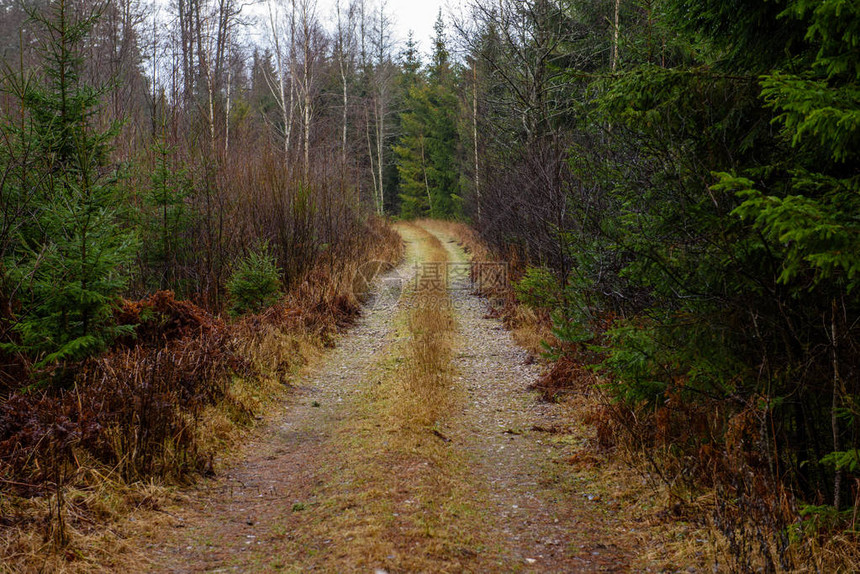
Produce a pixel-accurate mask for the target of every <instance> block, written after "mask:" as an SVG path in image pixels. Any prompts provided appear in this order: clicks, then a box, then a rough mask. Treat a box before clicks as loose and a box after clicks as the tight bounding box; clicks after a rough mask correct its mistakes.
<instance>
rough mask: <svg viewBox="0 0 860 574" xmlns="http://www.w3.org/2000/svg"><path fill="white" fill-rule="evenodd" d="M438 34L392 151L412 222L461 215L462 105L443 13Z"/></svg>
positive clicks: (417, 76)
mask: <svg viewBox="0 0 860 574" xmlns="http://www.w3.org/2000/svg"><path fill="white" fill-rule="evenodd" d="M435 30H436V36H435V38H434V42H433V54H432V59H431V62H430V65H429V66H428V68H427V70H426V71H424V72H422V73H417V74H415V75H414V79H413V80H412V81H411V83H410V85H409V88H408V92H407V96H406V105H405V111H404V112H403V113H402V114H401V126H402V132H401V134H402V135H401V137H400V141H399V143H398V145H397V146H395V148H394V151H395V154H396V156H397V160H398V161H397V167H398V171H399V173H400V189H401V193H400V198H401V214H402V215H403V216H404V217H408V218H412V217H425V216H429V217H437V218H451V217H456V216H458V215H459V214H460V203H461V202H460V199H459V195H458V193H459V183H460V174H459V164H458V161H457V149H458V145H459V142H458V131H457V115H458V101H457V96H456V92H455V90H454V81H455V77H454V76H455V73H454V70H453V69H452V67H451V63H450V56H449V54H448V49H447V47H446V44H445V27H444V23H443V21H442V15H441V13H440V14H439V18H438V19H437V20H436V25H435Z"/></svg>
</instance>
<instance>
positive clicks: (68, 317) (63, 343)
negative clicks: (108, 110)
mask: <svg viewBox="0 0 860 574" xmlns="http://www.w3.org/2000/svg"><path fill="white" fill-rule="evenodd" d="M98 18H99V13H98V12H97V11H95V12H93V11H90V12H85V11H83V9H82V8H81V7H80V5H75V4H72V3H70V2H67V0H56V1H55V2H52V3H51V4H50V5H48V6H47V7H46V8H45V9H44V11H33V12H32V13H31V19H32V20H33V23H34V24H35V25H36V27H37V28H39V31H40V38H41V40H40V43H39V46H38V50H39V54H40V56H41V65H42V68H41V69H42V72H41V78H40V81H37V82H35V83H32V84H28V85H27V89H26V91H24V92H23V93H22V94H21V95H22V106H23V108H24V112H25V114H26V116H27V120H28V121H29V122H30V124H31V125H32V137H33V140H34V141H33V142H32V143H33V147H34V150H35V154H34V155H35V156H36V157H38V158H39V159H38V160H37V161H36V162H34V165H33V166H32V167H31V170H32V171H34V172H35V173H33V175H31V180H32V182H33V188H32V190H31V193H32V194H33V196H34V203H35V204H36V206H37V208H36V209H35V210H34V211H33V213H34V218H33V221H32V225H30V226H28V230H27V233H26V234H22V235H20V236H19V239H20V242H19V244H18V246H17V248H16V249H15V250H14V251H13V252H12V253H11V254H10V256H9V257H7V261H5V262H4V268H5V270H6V273H7V274H8V275H9V278H10V279H11V282H13V283H15V284H17V285H19V286H20V288H19V289H18V292H17V299H18V300H17V309H18V310H17V312H16V313H15V316H14V317H13V318H12V319H11V321H12V323H13V324H12V326H11V329H10V330H9V331H11V333H12V334H13V335H12V338H11V340H8V341H6V342H4V347H5V349H6V350H15V351H19V352H24V353H26V354H27V355H29V356H30V357H31V358H32V359H33V360H35V361H36V362H37V364H39V365H43V366H46V365H50V364H56V363H61V362H65V361H74V360H79V359H82V358H84V357H86V356H88V355H91V354H93V353H96V352H98V351H100V350H102V349H103V348H104V347H105V346H106V345H107V344H109V343H110V341H111V340H112V339H113V338H114V337H115V336H117V335H118V334H119V330H120V329H118V328H117V327H115V326H114V325H113V322H112V311H113V308H114V306H115V304H116V300H117V297H118V295H119V293H120V291H121V290H122V289H123V288H124V286H125V285H126V282H127V271H126V266H127V264H128V263H129V262H130V259H131V257H132V256H133V254H134V251H135V247H136V241H135V238H134V235H133V234H132V233H130V232H128V231H126V230H125V229H123V227H122V226H121V224H120V217H119V216H120V213H119V208H118V205H119V204H120V202H121V198H119V197H118V186H117V179H118V170H117V169H115V168H114V167H112V166H111V164H110V161H109V157H108V154H109V151H110V146H111V142H112V140H113V138H114V137H115V135H116V132H117V126H115V125H114V126H110V127H108V128H103V127H100V124H99V110H100V106H101V98H102V96H103V95H104V93H105V91H106V90H105V89H104V88H103V87H95V86H91V85H88V84H87V83H86V81H85V80H84V74H83V66H84V61H83V49H84V46H85V43H86V42H87V41H88V39H89V37H90V33H91V30H92V28H93V26H94V24H95V23H96V22H97V21H98Z"/></svg>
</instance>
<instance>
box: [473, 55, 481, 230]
mask: <svg viewBox="0 0 860 574" xmlns="http://www.w3.org/2000/svg"><path fill="white" fill-rule="evenodd" d="M472 141H473V142H474V145H475V202H476V203H477V208H478V209H477V212H478V221H480V220H481V172H480V162H479V161H478V61H477V60H475V61H474V62H473V63H472Z"/></svg>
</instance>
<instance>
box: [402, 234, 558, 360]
mask: <svg viewBox="0 0 860 574" xmlns="http://www.w3.org/2000/svg"><path fill="white" fill-rule="evenodd" d="M419 223H420V225H421V226H423V227H426V228H427V229H430V230H434V231H438V232H440V233H442V234H443V235H447V236H449V237H454V238H455V239H456V241H457V244H458V245H459V246H460V247H461V248H462V249H463V251H465V253H466V254H467V255H468V257H469V261H470V262H471V264H472V279H473V281H474V282H475V283H476V285H479V286H480V285H481V284H482V282H481V277H480V274H481V269H482V268H484V265H485V264H488V263H496V262H504V263H505V264H506V265H507V269H508V273H509V280H510V281H515V280H517V279H518V278H519V277H520V276H521V275H522V273H523V271H524V266H523V264H522V262H521V260H520V258H519V257H518V256H517V255H516V253H508V254H499V253H495V252H493V251H492V250H491V249H490V248H489V247H488V246H487V245H486V243H484V242H483V241H482V240H481V238H480V237H479V236H478V234H477V233H476V232H475V230H474V229H472V228H471V227H469V226H468V225H466V224H465V223H460V222H456V221H439V220H422V221H420V222H419ZM510 281H509V283H508V288H507V289H493V290H483V291H482V290H480V289H477V291H478V294H480V295H482V296H483V297H486V298H487V300H488V301H489V302H490V304H491V305H492V311H491V313H492V315H493V316H494V317H497V318H498V319H500V320H501V321H502V323H503V324H504V325H505V327H506V328H507V329H508V330H509V331H510V332H511V335H512V336H513V337H514V340H515V341H516V342H517V344H518V345H520V346H521V347H523V348H524V349H526V350H528V351H529V352H530V353H532V354H533V355H535V356H537V355H540V354H541V353H542V352H544V351H545V347H544V342H548V343H550V344H554V343H555V342H556V339H555V336H554V335H553V333H552V321H551V320H550V317H549V314H548V313H546V312H540V311H536V310H534V309H530V308H528V307H525V306H523V305H519V304H517V301H516V297H515V296H514V291H513V289H512V288H510V287H511V284H510Z"/></svg>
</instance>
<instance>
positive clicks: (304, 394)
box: [130, 224, 644, 574]
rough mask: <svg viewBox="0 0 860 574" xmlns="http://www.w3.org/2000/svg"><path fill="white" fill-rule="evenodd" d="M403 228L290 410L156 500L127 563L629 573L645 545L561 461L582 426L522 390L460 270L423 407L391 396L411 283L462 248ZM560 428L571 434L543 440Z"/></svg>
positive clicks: (416, 300) (522, 381)
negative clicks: (362, 302)
mask: <svg viewBox="0 0 860 574" xmlns="http://www.w3.org/2000/svg"><path fill="white" fill-rule="evenodd" d="M431 230H432V231H431ZM399 231H400V232H401V234H402V235H403V238H404V240H405V241H406V243H407V258H406V261H405V262H404V263H403V264H402V265H401V266H400V267H399V268H398V269H397V270H395V271H393V272H391V273H389V274H388V275H387V276H386V277H385V278H384V280H383V281H381V282H379V283H378V286H377V288H376V292H375V294H374V295H373V297H372V298H371V300H370V302H369V304H368V307H367V309H365V312H364V314H363V317H362V319H361V320H360V321H359V322H358V324H357V325H356V326H355V327H354V328H352V329H351V330H350V331H349V332H347V333H345V334H344V335H343V336H342V338H341V339H340V340H339V341H338V343H337V346H336V348H335V349H333V350H332V351H331V352H329V353H328V354H327V355H326V356H325V357H324V358H323V359H321V360H320V361H318V362H317V363H316V364H315V365H314V366H313V368H311V369H308V370H307V372H305V373H303V374H301V375H300V376H299V377H298V379H297V380H296V381H295V385H296V390H295V392H293V393H291V397H292V398H291V399H290V401H289V404H285V405H284V406H283V409H282V411H281V412H280V413H278V415H277V416H275V417H273V418H271V420H268V421H266V422H265V423H264V424H263V425H262V426H261V428H260V429H259V431H258V432H256V433H255V434H254V437H253V438H252V439H251V440H250V442H249V443H248V444H247V445H246V446H245V447H244V448H243V450H242V453H241V455H240V457H239V459H238V460H237V461H236V462H235V463H234V464H232V465H231V466H230V468H229V469H228V470H227V471H226V472H224V473H222V474H221V476H219V477H218V478H215V479H212V480H209V481H207V482H206V483H204V484H202V485H200V486H197V487H195V488H193V489H192V491H191V493H190V494H189V495H188V496H187V498H186V499H185V500H184V502H183V503H181V504H177V505H176V507H175V508H169V509H166V511H165V514H166V515H168V516H169V517H170V518H169V520H168V522H167V523H166V524H165V528H163V529H160V530H159V531H157V532H153V533H150V534H149V535H148V538H147V539H145V540H143V541H142V542H140V545H139V555H140V557H141V560H140V561H139V562H136V563H135V565H136V568H138V569H140V570H141V571H147V572H305V571H318V572H369V573H381V572H386V573H392V574H393V573H398V572H626V571H633V570H634V569H636V570H638V569H639V568H638V567H636V566H631V564H635V562H634V560H635V558H636V556H637V554H639V553H640V552H641V551H642V548H641V545H642V544H644V542H642V538H641V537H638V536H637V534H636V524H631V523H630V521H629V520H627V519H626V518H625V517H624V516H622V515H620V514H619V511H618V509H619V508H621V507H622V506H623V504H622V501H617V500H612V499H611V493H609V491H608V490H607V487H606V485H601V484H596V483H594V482H592V481H590V480H588V479H587V478H583V475H582V474H581V473H575V472H571V471H570V467H569V465H568V464H567V463H566V462H565V460H566V459H567V458H569V457H570V456H571V452H572V450H575V449H576V447H577V444H576V443H577V442H581V441H584V440H586V439H585V438H583V437H584V436H585V434H587V433H585V431H582V430H579V431H577V430H576V429H577V428H579V427H581V425H579V423H578V422H577V421H572V420H566V419H565V416H566V415H565V411H564V409H562V408H560V407H558V406H557V405H552V404H547V403H542V402H540V401H538V400H537V398H536V397H535V396H534V394H533V393H531V392H529V391H528V390H527V386H528V385H529V383H531V382H532V381H533V380H534V379H535V378H536V377H537V376H539V370H540V368H539V367H538V366H536V365H534V364H533V363H534V361H532V360H531V359H530V358H529V356H528V354H527V353H526V352H525V351H524V350H522V349H520V348H518V347H517V346H516V345H515V344H514V342H513V340H512V339H511V336H510V335H509V333H508V332H507V331H505V330H504V329H503V327H502V325H501V324H500V323H499V322H498V321H497V320H495V319H491V318H488V317H487V303H486V302H485V301H484V300H482V299H481V298H479V297H477V296H476V295H474V294H473V293H472V290H471V289H470V288H469V285H468V282H467V279H465V278H462V279H457V278H454V277H452V279H451V281H450V283H449V284H448V286H447V290H446V294H445V297H446V298H447V301H446V304H447V305H448V306H449V309H450V313H451V314H452V315H453V326H452V330H451V331H450V332H449V333H447V334H446V335H445V336H444V339H445V342H446V345H447V347H446V348H447V349H448V355H446V356H447V357H448V358H449V362H450V364H449V366H448V369H449V370H448V371H447V372H448V373H449V375H450V376H449V377H448V378H446V379H445V381H446V383H445V386H444V388H442V390H441V393H442V394H440V395H438V396H435V398H432V400H431V402H432V404H422V403H421V401H417V400H412V399H410V397H408V396H405V395H404V393H405V392H408V389H407V391H404V386H403V385H402V384H401V383H402V379H403V377H404V376H405V373H406V371H407V370H408V369H409V368H412V367H410V362H411V361H413V360H414V357H411V355H410V349H411V348H414V345H413V347H410V338H414V337H419V336H421V335H420V333H421V328H422V327H421V325H416V324H415V321H414V319H413V318H412V317H414V315H413V314H411V313H413V312H414V311H415V309H416V307H417V306H420V305H421V304H423V302H422V299H421V298H420V297H418V294H417V287H416V285H417V284H418V283H419V281H420V279H421V274H422V273H424V274H426V273H427V270H426V269H427V267H428V265H427V261H428V260H429V259H430V258H434V261H435V263H436V264H440V265H444V266H445V267H448V264H449V263H453V264H454V266H455V267H456V266H457V265H458V264H459V263H462V262H465V261H466V256H465V254H464V253H463V251H462V250H461V249H460V248H459V247H458V246H457V244H456V243H455V242H454V240H453V239H452V238H451V237H448V236H446V235H445V234H444V232H442V231H439V230H438V229H437V228H435V227H432V226H428V227H420V226H418V225H411V224H401V225H400V226H399ZM434 254H435V255H434ZM452 275H454V274H452ZM412 343H414V341H413V342H412ZM413 398H414V397H413ZM431 407H432V408H431ZM427 409H429V411H428V410H427ZM428 412H429V413H430V415H432V417H431V419H430V422H429V423H428V422H427V418H426V417H427V416H428ZM416 421H419V422H416ZM557 428H564V429H568V430H567V431H566V432H564V433H560V434H559V433H554V432H546V431H547V429H557ZM571 429H572V430H571ZM639 563H640V564H641V561H640V562H639ZM136 568H134V567H133V568H130V569H131V570H134V569H136Z"/></svg>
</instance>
